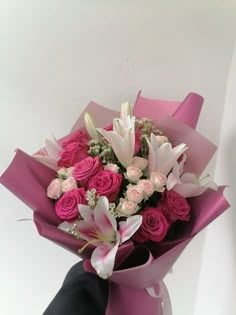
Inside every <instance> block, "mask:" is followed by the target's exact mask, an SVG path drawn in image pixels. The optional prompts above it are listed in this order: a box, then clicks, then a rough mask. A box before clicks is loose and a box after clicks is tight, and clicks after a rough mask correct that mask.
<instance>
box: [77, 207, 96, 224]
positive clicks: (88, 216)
mask: <svg viewBox="0 0 236 315" xmlns="http://www.w3.org/2000/svg"><path fill="white" fill-rule="evenodd" d="M78 209H79V213H80V215H81V217H82V218H83V219H84V221H85V222H94V210H93V209H91V208H90V207H89V206H87V205H83V204H78Z"/></svg>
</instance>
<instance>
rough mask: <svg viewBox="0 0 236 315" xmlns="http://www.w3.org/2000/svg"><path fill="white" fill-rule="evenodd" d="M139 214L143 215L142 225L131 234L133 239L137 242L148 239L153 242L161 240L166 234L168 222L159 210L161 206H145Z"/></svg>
mask: <svg viewBox="0 0 236 315" xmlns="http://www.w3.org/2000/svg"><path fill="white" fill-rule="evenodd" d="M141 215H142V217H143V220H142V225H141V226H140V228H139V229H138V231H137V232H136V233H135V234H134V235H133V239H134V240H135V241H136V242H139V243H143V242H147V241H148V240H151V241H153V242H160V241H162V240H163V239H164V237H165V236H166V234H167V231H168V228H169V224H168V222H167V220H166V218H165V216H164V215H163V213H162V212H161V208H160V207H158V206H157V207H156V208H152V207H146V208H144V210H143V211H142V212H141Z"/></svg>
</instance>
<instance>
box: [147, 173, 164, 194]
mask: <svg viewBox="0 0 236 315" xmlns="http://www.w3.org/2000/svg"><path fill="white" fill-rule="evenodd" d="M150 180H151V181H152V182H153V185H154V187H155V190H156V191H159V192H163V191H164V190H165V187H164V186H165V184H166V181H167V177H166V175H165V174H163V173H161V172H151V174H150Z"/></svg>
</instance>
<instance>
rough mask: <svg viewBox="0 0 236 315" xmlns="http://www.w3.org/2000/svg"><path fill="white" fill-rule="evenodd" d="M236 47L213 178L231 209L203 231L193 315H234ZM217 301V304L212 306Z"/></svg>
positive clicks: (235, 285) (235, 277) (235, 266)
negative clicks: (224, 189)
mask: <svg viewBox="0 0 236 315" xmlns="http://www.w3.org/2000/svg"><path fill="white" fill-rule="evenodd" d="M235 87H236V45H235V49H234V54H233V59H232V65H231V69H230V75H229V80H228V86H227V93H226V98H225V106H224V115H223V121H222V126H221V136H220V143H219V148H218V156H217V161H216V170H215V178H216V180H217V181H218V182H221V183H224V184H226V183H227V184H228V185H229V188H228V189H226V192H225V196H226V197H227V199H228V200H229V202H230V204H231V208H230V209H229V210H228V211H227V212H226V213H224V214H223V215H222V216H221V217H220V218H218V219H217V220H216V221H215V222H213V223H212V224H211V226H210V227H208V229H207V234H206V241H205V245H204V250H203V260H202V266H201V274H200V282H199V288H198V298H197V303H196V311H195V315H201V314H214V315H221V314H227V315H236V301H235V296H236V273H235V271H236V229H235V222H236V212H235V208H236V188H235V178H236V151H235V145H236V120H235V114H234V113H235V104H236V91H235ZM215 301H220V303H215Z"/></svg>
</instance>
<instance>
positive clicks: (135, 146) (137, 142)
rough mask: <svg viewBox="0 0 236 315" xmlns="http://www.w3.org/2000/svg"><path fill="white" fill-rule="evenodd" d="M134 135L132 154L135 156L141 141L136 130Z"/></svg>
mask: <svg viewBox="0 0 236 315" xmlns="http://www.w3.org/2000/svg"><path fill="white" fill-rule="evenodd" d="M134 135H135V143H134V154H136V153H138V151H139V150H140V146H141V140H140V134H139V132H138V131H137V130H135V132H134Z"/></svg>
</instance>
